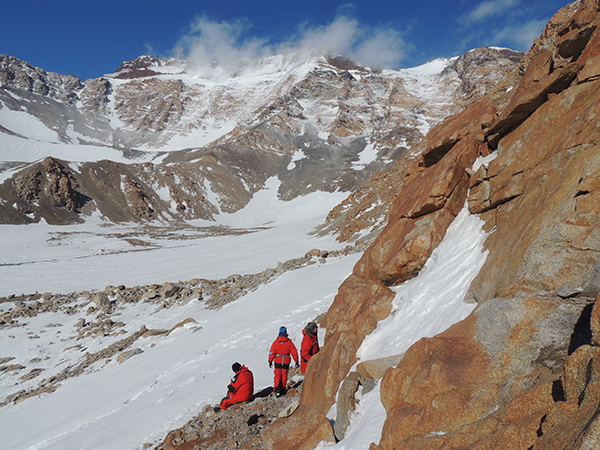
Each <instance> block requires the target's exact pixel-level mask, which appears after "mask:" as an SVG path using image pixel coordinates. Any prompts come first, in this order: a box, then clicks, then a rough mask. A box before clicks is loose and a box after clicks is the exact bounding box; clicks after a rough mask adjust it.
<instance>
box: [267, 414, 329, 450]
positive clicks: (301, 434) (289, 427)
mask: <svg viewBox="0 0 600 450" xmlns="http://www.w3.org/2000/svg"><path fill="white" fill-rule="evenodd" d="M262 440H263V444H264V445H263V447H264V448H269V449H272V450H288V449H291V448H293V449H294V450H310V449H313V448H315V446H316V445H317V444H319V442H322V441H325V442H335V437H334V436H333V429H332V428H331V424H330V423H329V420H327V417H325V415H323V414H321V413H319V412H317V411H316V410H314V409H312V408H309V407H308V406H306V405H300V406H299V407H298V409H297V410H296V411H295V412H294V414H292V415H291V416H290V417H287V418H285V419H277V420H276V421H275V422H273V423H272V424H271V426H270V427H269V428H267V429H266V430H265V431H263V433H262Z"/></svg>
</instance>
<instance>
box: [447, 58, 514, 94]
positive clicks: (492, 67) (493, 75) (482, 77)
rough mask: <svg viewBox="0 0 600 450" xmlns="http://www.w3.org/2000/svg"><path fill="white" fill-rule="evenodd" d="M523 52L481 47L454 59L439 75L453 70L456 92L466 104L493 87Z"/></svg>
mask: <svg viewBox="0 0 600 450" xmlns="http://www.w3.org/2000/svg"><path fill="white" fill-rule="evenodd" d="M523 55H524V53H523V52H517V51H514V50H510V49H507V48H489V47H481V48H478V49H475V50H471V51H469V52H467V53H465V54H463V55H461V56H459V57H458V58H456V59H454V60H453V61H452V62H450V64H448V66H447V67H446V68H445V69H444V70H443V71H442V73H441V76H447V75H448V74H450V73H452V72H454V73H456V74H457V75H458V78H459V79H460V86H459V87H458V89H457V94H458V96H459V97H462V101H463V102H466V103H467V104H468V103H469V102H470V101H471V100H472V99H473V98H477V97H480V96H481V95H482V94H484V93H486V92H490V91H491V90H492V89H494V88H495V86H496V84H497V83H498V81H500V79H501V78H502V77H503V76H504V75H505V74H506V72H508V71H509V70H510V69H512V68H513V67H514V66H515V65H517V64H518V63H519V61H521V59H522V58H523Z"/></svg>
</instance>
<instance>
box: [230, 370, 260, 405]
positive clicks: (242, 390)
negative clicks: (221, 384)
mask: <svg viewBox="0 0 600 450" xmlns="http://www.w3.org/2000/svg"><path fill="white" fill-rule="evenodd" d="M230 386H231V388H230V389H229V391H230V392H231V399H232V400H235V401H236V402H245V401H246V400H250V399H251V398H252V396H253V395H254V375H252V372H250V370H248V368H247V367H246V366H242V368H241V369H240V370H238V371H237V372H236V373H235V376H234V377H233V379H232V380H231V384H230ZM232 389H233V391H232Z"/></svg>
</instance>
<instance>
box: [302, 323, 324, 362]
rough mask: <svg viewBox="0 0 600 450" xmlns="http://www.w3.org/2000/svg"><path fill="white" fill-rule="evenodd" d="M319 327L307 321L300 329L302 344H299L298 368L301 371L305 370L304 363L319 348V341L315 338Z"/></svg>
mask: <svg viewBox="0 0 600 450" xmlns="http://www.w3.org/2000/svg"><path fill="white" fill-rule="evenodd" d="M318 331H319V327H317V324H316V323H314V322H308V324H307V325H306V326H305V327H304V330H302V334H303V335H304V336H303V337H302V345H301V346H300V359H301V361H300V370H301V371H302V373H305V372H306V365H307V364H308V361H309V360H310V358H312V357H313V356H314V355H316V354H317V353H318V352H319V350H320V348H319V341H318V340H317V332H318Z"/></svg>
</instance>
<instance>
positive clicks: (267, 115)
mask: <svg viewBox="0 0 600 450" xmlns="http://www.w3.org/2000/svg"><path fill="white" fill-rule="evenodd" d="M309 56H310V55H309ZM520 56H521V54H520V53H518V52H512V51H510V50H506V49H502V50H493V49H477V50H474V51H472V52H469V53H468V54H465V55H463V56H462V57H460V58H454V59H451V60H443V61H441V64H440V61H438V62H436V64H437V65H438V66H439V67H438V68H437V69H436V70H437V72H434V74H433V75H432V74H425V75H423V74H420V73H419V68H416V69H412V70H410V71H385V70H380V69H376V70H373V69H369V68H366V67H361V66H358V65H357V64H355V63H353V62H352V61H350V60H348V59H346V58H343V57H342V56H339V55H333V54H325V55H323V54H316V55H313V59H312V60H310V61H311V62H310V63H308V64H304V63H303V64H299V63H298V62H297V61H295V60H294V55H291V56H290V55H288V56H281V57H271V58H267V59H264V60H260V61H254V62H252V61H251V62H246V64H247V66H248V67H251V66H252V64H254V65H255V66H258V67H259V69H257V70H256V71H255V72H253V73H254V74H255V76H248V75H247V74H246V75H245V76H243V75H241V74H239V73H238V74H237V75H236V74H235V73H233V74H232V75H230V76H229V78H227V79H226V81H225V82H223V81H222V80H221V81H219V80H216V79H213V78H207V79H203V78H201V77H199V76H198V75H195V74H193V73H191V72H190V73H188V72H186V70H187V68H186V64H185V63H184V62H183V61H181V60H160V59H157V58H153V57H148V56H141V57H139V58H136V59H134V60H132V61H128V62H124V63H123V64H122V65H121V67H119V69H118V70H117V71H116V72H114V73H112V74H107V75H105V76H103V77H100V78H97V79H90V80H86V81H85V82H84V83H81V82H78V80H76V79H74V78H72V77H66V78H65V77H59V76H58V75H52V74H51V73H48V72H44V71H43V70H41V69H36V68H33V66H30V65H28V64H27V63H24V62H18V60H16V59H14V58H12V57H2V61H3V65H1V66H0V67H1V68H2V69H0V72H1V73H2V74H3V78H0V79H1V80H3V81H2V82H1V84H0V104H1V105H2V109H0V118H2V117H4V118H5V119H4V120H0V124H5V125H2V126H3V129H5V130H6V131H4V132H3V133H0V138H2V139H5V140H8V139H9V140H8V141H7V145H6V148H11V147H13V146H17V145H18V146H19V148H21V147H23V146H26V145H27V141H24V140H23V138H20V137H19V136H24V137H27V136H25V134H26V129H20V128H15V127H13V129H12V130H11V126H10V124H11V123H16V124H18V123H19V122H18V120H17V119H14V120H13V119H11V117H13V116H15V115H19V117H24V116H23V115H24V114H30V115H31V116H32V117H34V118H36V119H35V120H36V121H37V123H39V124H40V125H38V127H39V129H40V131H39V132H38V135H39V136H41V138H37V139H36V141H35V145H36V146H37V147H39V148H40V149H41V151H42V152H44V151H47V152H49V153H51V151H55V150H56V148H57V147H58V148H59V149H60V150H62V149H65V150H64V152H65V156H66V157H61V156H60V152H59V154H49V155H48V156H52V157H53V160H52V161H48V162H47V164H46V166H53V165H55V164H60V165H61V167H63V168H64V173H65V174H68V176H67V175H65V177H67V178H64V180H65V181H64V182H63V186H64V189H67V190H69V189H70V190H72V191H73V192H70V193H69V194H68V196H70V197H71V198H78V197H79V198H80V199H81V200H80V203H81V206H82V207H81V208H79V209H73V208H71V209H69V208H65V207H64V206H63V205H62V204H61V203H60V202H59V203H56V202H53V201H52V200H51V199H50V200H49V198H50V197H52V195H53V194H49V196H50V197H48V198H46V195H45V192H46V190H45V188H44V189H38V190H39V192H38V194H39V195H38V194H36V195H37V197H35V199H34V200H35V201H34V203H32V202H31V201H29V200H28V199H30V200H31V199H32V197H31V192H32V189H31V188H28V190H27V189H26V190H25V191H22V190H20V186H23V185H24V184H27V183H25V182H24V181H23V180H25V179H28V178H31V176H32V175H31V173H36V174H37V175H36V177H37V178H35V177H34V178H35V179H34V180H30V181H29V182H28V183H33V184H34V185H36V186H41V185H43V186H47V185H48V184H47V182H48V179H49V178H48V175H47V174H46V172H45V168H44V164H42V163H41V162H34V161H35V160H32V161H29V162H28V161H27V157H25V158H23V159H21V160H19V154H16V152H15V155H14V156H13V158H12V161H6V162H5V166H8V167H15V168H16V167H25V166H27V165H30V164H31V163H33V166H35V168H33V169H32V168H29V169H23V170H21V171H19V170H16V169H15V170H14V171H13V173H15V175H14V176H13V177H12V178H11V177H10V176H11V174H8V177H7V178H8V179H6V180H5V181H4V183H3V184H2V185H1V187H0V197H1V198H3V199H4V201H3V204H1V205H0V221H1V222H4V223H30V222H31V221H37V220H40V218H42V217H43V218H44V219H45V220H47V221H48V222H49V223H71V222H80V221H82V220H85V217H86V215H87V214H90V213H91V211H93V210H99V211H100V212H101V214H103V215H105V216H106V217H107V218H108V219H109V220H117V221H119V220H133V221H140V220H157V219H160V220H175V221H181V220H190V219H204V220H213V221H214V220H217V221H218V215H219V213H220V212H225V213H228V212H235V211H237V210H239V209H241V208H243V207H244V205H246V204H247V203H248V201H249V199H250V198H252V196H253V195H254V194H255V193H256V192H258V191H259V190H260V189H262V188H263V187H264V186H265V182H266V180H267V179H268V178H270V177H276V178H278V179H279V180H280V181H281V187H280V190H279V195H280V197H281V198H282V199H287V200H289V199H293V198H295V197H297V196H299V195H306V194H307V193H310V192H314V191H316V190H325V191H328V192H333V191H336V190H340V191H343V192H351V191H353V190H354V189H356V188H358V187H359V186H361V185H362V184H364V183H365V182H366V181H367V180H368V179H369V178H370V177H371V176H372V175H373V174H374V173H376V172H379V171H381V170H384V169H385V168H387V167H388V166H389V165H391V164H392V163H393V161H394V160H395V159H397V158H398V156H399V155H400V154H401V153H402V152H403V151H405V149H406V148H408V147H410V146H411V145H413V144H414V143H416V142H418V141H419V140H421V139H422V136H423V134H424V133H425V132H426V131H427V130H428V129H429V128H430V127H431V126H432V125H433V124H435V123H437V122H438V121H439V120H441V119H442V118H444V117H446V116H447V115H448V114H450V113H451V112H452V111H455V110H456V109H460V108H462V104H461V103H460V102H458V103H457V102H456V99H457V98H464V99H465V102H468V101H471V100H472V99H470V98H468V97H469V96H474V97H476V96H477V95H480V92H479V91H477V89H479V90H481V92H483V91H486V90H488V89H489V88H490V86H491V85H492V84H493V79H495V78H497V74H496V72H497V71H498V72H505V71H507V70H509V68H510V67H511V66H513V65H514V64H516V60H517V59H518V58H520ZM304 57H305V58H306V55H304ZM469 59H472V60H478V68H477V69H474V68H469V64H468V60H469ZM300 61H302V59H301V60H300ZM456 61H467V62H465V63H464V64H463V66H462V67H461V66H456V64H457V63H456ZM451 63H452V64H455V66H451ZM282 67H283V71H282V70H281V68H282ZM436 67H437V66H436ZM453 67H456V69H454V68H453ZM265 68H266V69H268V70H266V69H265ZM444 68H445V73H441V74H440V73H439V71H442V70H443V69H444ZM471 70H472V71H473V76H471V72H470V71H471ZM476 71H478V72H479V73H477V74H475V72H476ZM251 72H252V71H251ZM470 77H471V78H470ZM488 79H489V82H488V81H485V80H488ZM65 80H66V82H68V83H67V85H64V84H60V85H55V84H56V83H63V82H64V81H65ZM44 83H45V84H44ZM65 86H67V87H68V86H72V89H71V91H69V92H70V93H68V94H67V93H65V92H67V90H68V89H67V88H66V87H65ZM475 86H479V87H477V88H475ZM469 92H470V93H469ZM34 105H35V107H34ZM27 117H29V116H27ZM44 130H46V131H44ZM49 133H50V134H49ZM52 133H56V138H51V137H50V138H48V136H51V135H52ZM8 136H10V138H9V137H8ZM77 145H82V146H83V147H81V148H80V149H79V148H78V147H75V146H77ZM15 148H17V147H15ZM89 148H93V149H98V151H99V153H100V154H101V153H102V151H103V150H102V149H106V152H107V156H108V159H113V158H112V157H110V156H109V155H110V154H111V153H110V152H112V153H113V154H114V153H115V151H116V152H119V153H121V154H122V155H123V157H122V158H121V159H120V160H118V161H115V162H113V163H110V165H111V167H112V169H111V173H112V174H113V176H112V177H109V178H105V179H104V181H103V182H101V181H99V180H100V179H102V177H103V176H102V175H100V174H101V173H102V172H106V171H107V170H108V169H107V168H106V165H107V163H100V162H98V159H97V158H87V157H86V156H85V154H86V152H87V151H88V150H87V149H89ZM44 149H46V150H44ZM48 149H50V150H48ZM20 154H23V155H24V156H26V155H25V153H24V152H21V153H20ZM37 154H39V152H38V153H36V155H37ZM73 155H76V156H75V157H76V159H75V160H72V159H71V158H70V157H72V156H73ZM77 155H81V156H77ZM136 159H137V160H138V161H139V163H136ZM53 161H54V162H53ZM76 161H78V162H76ZM126 162H130V163H129V164H123V163H126ZM27 171H29V172H27ZM17 172H18V173H17ZM117 173H118V174H120V175H119V176H115V175H116V174H117ZM94 174H95V175H94ZM121 178H122V179H123V180H125V183H124V184H123V183H121V182H120V181H119V180H120V179H121ZM15 179H16V180H17V182H14V180H15ZM67 179H68V180H70V181H69V182H68V183H67ZM11 180H13V181H11ZM19 180H20V181H19ZM58 184H60V182H59V183H58ZM58 184H56V185H58ZM75 186H77V187H75ZM124 186H125V187H126V188H124ZM35 189H37V188H35ZM35 189H34V190H35ZM50 190H52V189H50ZM132 192H137V194H136V195H134V197H133V198H128V197H131V195H130V194H131V193H132ZM102 193H105V194H102ZM106 194H108V195H106ZM140 198H141V199H145V200H140ZM85 199H89V200H85ZM108 199H113V200H115V199H119V200H116V203H115V206H116V205H117V204H118V205H119V206H118V210H119V211H123V212H124V214H123V213H119V214H116V212H115V211H114V209H115V207H111V205H110V201H109V200H108ZM207 199H211V200H207ZM215 199H217V200H216V201H215ZM113 200H111V201H113ZM35 202H39V203H40V206H38V205H37V204H36V203H35ZM142 204H144V205H146V206H142ZM9 205H12V206H9ZM44 205H45V206H44ZM84 205H86V206H85V207H84ZM149 205H152V206H149Z"/></svg>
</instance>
